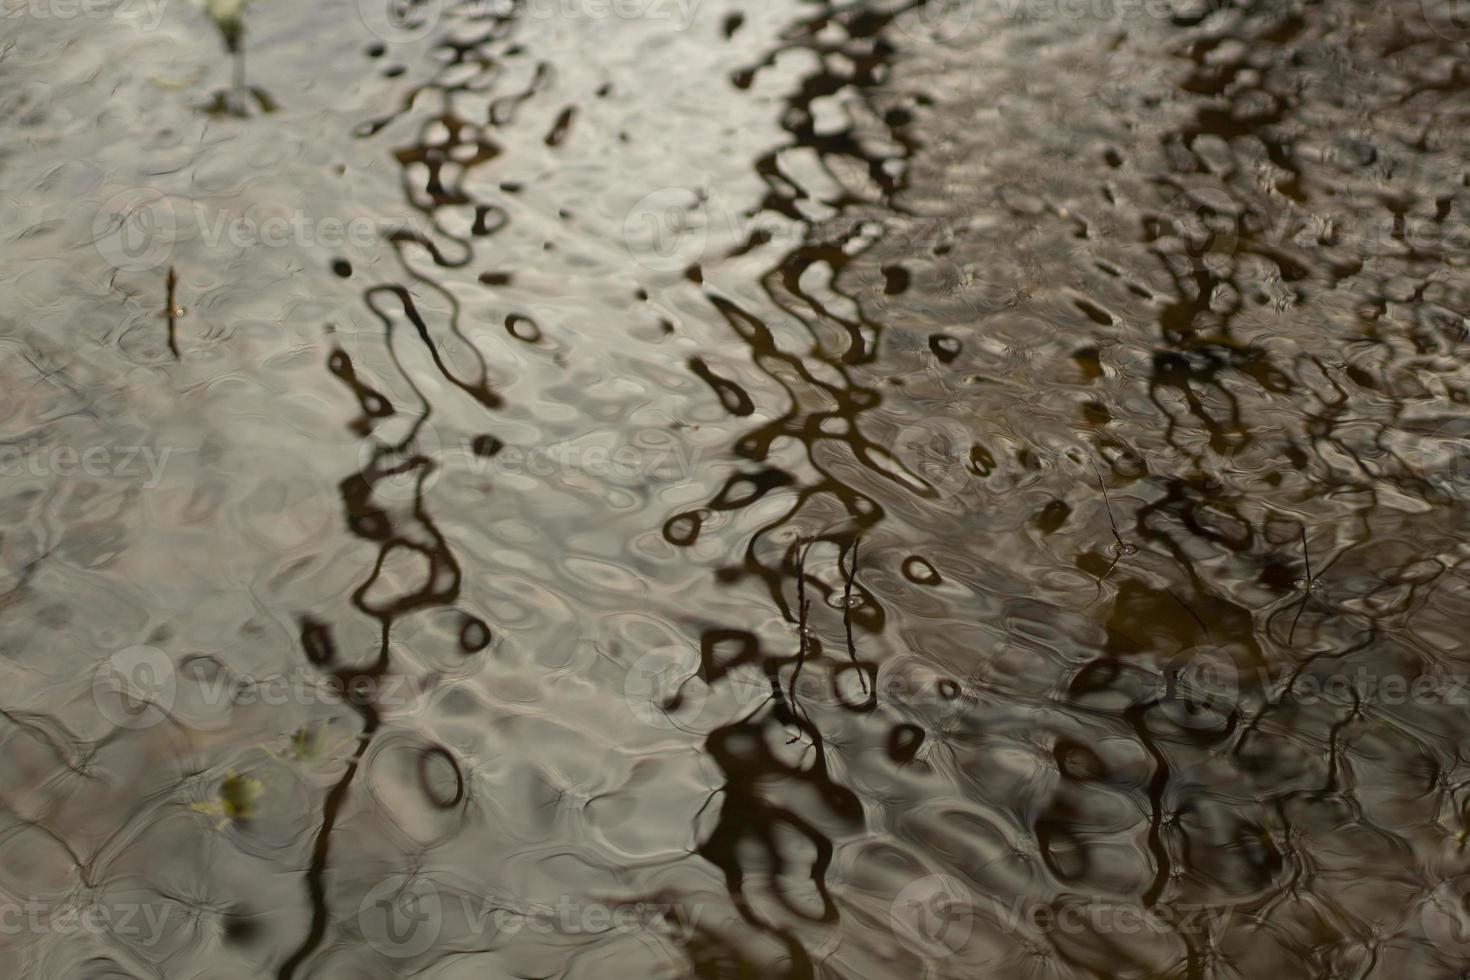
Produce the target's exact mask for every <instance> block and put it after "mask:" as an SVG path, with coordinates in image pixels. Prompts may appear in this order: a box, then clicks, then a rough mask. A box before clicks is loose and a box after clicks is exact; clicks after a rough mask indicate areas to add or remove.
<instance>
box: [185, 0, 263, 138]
mask: <svg viewBox="0 0 1470 980" xmlns="http://www.w3.org/2000/svg"><path fill="white" fill-rule="evenodd" d="M193 3H194V6H196V7H198V8H199V9H200V10H202V11H204V13H205V14H206V15H208V17H209V19H210V20H211V21H213V22H214V26H215V28H216V29H217V30H218V31H219V34H220V40H222V41H223V42H224V45H225V51H227V52H228V53H229V54H230V56H231V57H232V58H234V60H235V74H234V95H235V97H236V98H237V99H240V100H241V101H240V104H239V106H237V108H238V109H239V110H240V111H243V110H244V104H245V103H244V98H245V96H246V95H247V94H248V90H247V89H246V87H245V44H244V40H245V8H246V7H248V6H249V5H250V0H193Z"/></svg>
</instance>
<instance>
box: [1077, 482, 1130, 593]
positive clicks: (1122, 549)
mask: <svg viewBox="0 0 1470 980" xmlns="http://www.w3.org/2000/svg"><path fill="white" fill-rule="evenodd" d="M1092 471H1093V472H1094V473H1096V474H1097V486H1098V489H1099V490H1101V491H1102V495H1103V506H1105V507H1106V508H1107V509H1108V525H1109V526H1110V527H1111V528H1112V529H1113V541H1114V542H1116V544H1117V546H1118V553H1117V554H1115V555H1114V556H1113V560H1112V562H1111V563H1110V564H1109V565H1108V570H1107V571H1105V572H1103V574H1102V578H1100V579H1098V580H1097V594H1096V595H1094V596H1093V597H1092V601H1091V602H1089V603H1088V604H1087V605H1086V606H1083V607H1082V608H1083V609H1087V608H1088V607H1090V606H1091V605H1092V604H1093V603H1094V602H1097V600H1099V599H1101V598H1102V593H1103V583H1104V582H1106V581H1107V580H1108V576H1109V575H1112V574H1113V569H1115V568H1117V567H1118V562H1120V561H1122V560H1123V555H1124V554H1126V553H1127V550H1128V545H1127V544H1126V543H1124V541H1123V536H1122V535H1121V534H1119V533H1118V521H1117V519H1115V518H1114V517H1113V502H1112V500H1111V499H1110V498H1109V497H1108V486H1107V483H1105V482H1104V481H1103V475H1102V469H1101V468H1100V467H1099V466H1098V465H1097V460H1096V459H1093V460H1092Z"/></svg>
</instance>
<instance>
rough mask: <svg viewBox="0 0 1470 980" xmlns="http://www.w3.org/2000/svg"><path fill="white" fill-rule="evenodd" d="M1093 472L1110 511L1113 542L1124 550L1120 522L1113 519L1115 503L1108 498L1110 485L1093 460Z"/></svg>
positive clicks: (1105, 505)
mask: <svg viewBox="0 0 1470 980" xmlns="http://www.w3.org/2000/svg"><path fill="white" fill-rule="evenodd" d="M1092 471H1093V472H1094V473H1096V474H1097V486H1098V489H1100V490H1101V491H1102V495H1103V506H1104V507H1106V508H1107V509H1108V524H1109V525H1110V526H1111V527H1112V529H1113V540H1114V541H1116V542H1118V548H1119V549H1120V550H1121V549H1122V548H1123V536H1122V535H1121V534H1119V533H1118V521H1117V520H1116V519H1115V518H1114V517H1113V501H1112V499H1111V498H1110V497H1109V496H1108V485H1107V483H1105V482H1104V481H1103V475H1102V469H1101V468H1100V467H1099V466H1098V465H1097V460H1095V459H1094V460H1092Z"/></svg>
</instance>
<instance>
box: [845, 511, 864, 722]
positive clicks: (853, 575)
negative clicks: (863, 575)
mask: <svg viewBox="0 0 1470 980" xmlns="http://www.w3.org/2000/svg"><path fill="white" fill-rule="evenodd" d="M862 543H863V539H862V538H854V539H853V541H852V569H851V570H850V571H849V572H848V573H847V576H846V581H845V582H844V583H843V586H842V628H843V629H844V630H846V631H847V659H848V660H850V661H852V665H853V667H854V668H856V669H857V673H858V681H859V682H861V683H862V685H863V695H864V696H865V697H866V696H867V693H868V679H867V678H866V677H864V676H863V668H862V665H861V664H859V663H858V655H857V644H856V643H855V642H854V641H853V638H852V585H853V582H854V580H856V579H857V573H858V546H859V545H861V544H862Z"/></svg>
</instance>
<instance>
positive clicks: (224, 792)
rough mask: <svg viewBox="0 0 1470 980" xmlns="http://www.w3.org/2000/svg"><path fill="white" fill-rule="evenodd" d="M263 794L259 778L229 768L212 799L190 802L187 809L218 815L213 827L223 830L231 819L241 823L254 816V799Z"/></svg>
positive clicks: (263, 789)
mask: <svg viewBox="0 0 1470 980" xmlns="http://www.w3.org/2000/svg"><path fill="white" fill-rule="evenodd" d="M263 795H265V786H264V785H262V784H261V782H260V780H258V779H255V778H253V777H251V776H242V775H240V774H239V773H237V772H235V770H233V769H230V770H227V771H226V772H225V778H224V781H223V782H221V783H220V785H219V792H218V793H216V794H215V796H214V799H211V800H206V801H205V802H203V803H195V804H192V805H191V806H190V807H189V809H190V810H192V811H194V812H195V813H204V814H208V815H209V816H213V817H219V818H220V819H219V823H217V824H216V825H215V827H216V828H217V829H219V830H223V829H224V828H225V827H226V826H228V825H229V824H230V822H231V821H234V822H236V823H242V822H244V821H247V820H250V819H251V818H252V817H254V816H255V804H256V801H257V800H259V799H260V798H261V797H262V796H263Z"/></svg>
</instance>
